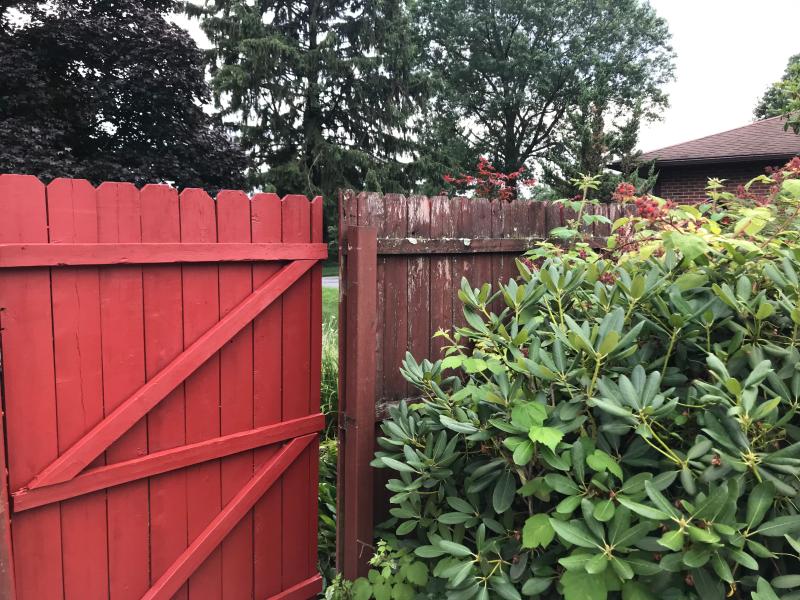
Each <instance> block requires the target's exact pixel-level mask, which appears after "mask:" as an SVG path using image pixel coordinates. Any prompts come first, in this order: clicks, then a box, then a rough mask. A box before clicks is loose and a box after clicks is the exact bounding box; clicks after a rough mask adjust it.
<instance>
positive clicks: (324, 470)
mask: <svg viewBox="0 0 800 600" xmlns="http://www.w3.org/2000/svg"><path fill="white" fill-rule="evenodd" d="M338 374H339V345H338V330H337V328H336V323H335V322H330V321H326V322H325V323H323V326H322V381H321V390H320V391H321V401H320V410H321V412H322V413H323V414H324V415H325V431H324V432H322V436H321V440H320V445H319V494H318V510H319V513H318V526H317V531H318V534H317V557H318V558H317V563H318V564H317V567H318V570H319V572H320V574H321V575H322V576H323V579H324V583H327V582H328V581H330V580H331V579H333V578H334V576H335V575H336V561H335V557H336V462H337V459H338V456H339V445H338V441H337V439H336V436H337V431H336V427H337V411H338V410H339V401H338V400H339V398H338V391H337V385H338V383H337V381H338Z"/></svg>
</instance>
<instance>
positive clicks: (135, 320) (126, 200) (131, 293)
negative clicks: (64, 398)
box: [97, 183, 150, 600]
mask: <svg viewBox="0 0 800 600" xmlns="http://www.w3.org/2000/svg"><path fill="white" fill-rule="evenodd" d="M97 222H98V233H97V239H98V241H99V242H125V243H137V242H141V240H142V237H141V236H142V232H141V203H140V197H139V191H138V190H137V189H136V188H135V187H134V186H132V185H130V184H122V183H104V184H102V185H101V186H100V187H98V188H97ZM142 313H143V305H142V268H141V267H140V266H138V265H130V266H119V267H109V268H108V269H103V270H102V271H101V272H100V316H101V328H102V330H103V399H104V407H105V414H106V415H108V414H109V413H110V412H111V411H112V410H114V409H115V408H116V407H117V406H118V405H119V404H120V402H122V401H123V400H125V399H126V398H127V397H128V396H129V395H130V394H131V393H133V392H134V391H136V389H138V388H139V387H140V386H141V385H142V384H143V383H144V381H145V365H144V323H143V317H142ZM146 453H147V427H146V421H145V420H144V419H142V420H141V421H139V423H137V424H136V425H134V426H133V428H131V429H130V430H129V431H128V432H127V433H126V434H125V435H123V436H122V437H121V438H120V439H119V440H117V441H116V442H115V443H114V444H112V445H111V446H110V447H109V449H108V450H107V451H106V459H107V461H108V462H109V463H115V462H120V461H123V460H127V459H130V458H135V457H137V456H141V455H143V454H146ZM147 488H148V486H147V481H146V480H139V481H132V482H131V483H127V484H125V485H122V486H118V487H115V488H111V489H109V490H108V492H107V494H108V553H109V556H108V579H109V591H110V596H111V597H112V598H123V599H125V600H128V599H131V600H133V599H137V600H138V599H139V598H141V597H142V595H143V594H144V593H145V592H146V591H147V588H148V587H149V584H150V561H149V554H150V549H149V533H150V532H149V514H148V510H149V509H148V493H147Z"/></svg>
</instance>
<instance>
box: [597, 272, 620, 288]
mask: <svg viewBox="0 0 800 600" xmlns="http://www.w3.org/2000/svg"><path fill="white" fill-rule="evenodd" d="M600 281H601V282H602V283H605V284H606V285H614V284H615V283H616V282H617V276H616V275H614V273H611V272H610V271H606V272H604V273H603V274H602V275H600Z"/></svg>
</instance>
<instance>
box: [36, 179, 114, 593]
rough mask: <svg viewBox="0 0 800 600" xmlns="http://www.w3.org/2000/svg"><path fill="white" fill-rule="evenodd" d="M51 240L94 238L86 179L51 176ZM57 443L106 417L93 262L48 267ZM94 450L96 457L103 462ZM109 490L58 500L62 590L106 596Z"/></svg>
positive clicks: (64, 444) (65, 444) (65, 443)
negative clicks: (53, 267) (49, 272)
mask: <svg viewBox="0 0 800 600" xmlns="http://www.w3.org/2000/svg"><path fill="white" fill-rule="evenodd" d="M47 214H48V218H49V222H50V241H51V242H52V243H75V242H97V199H96V198H95V189H94V187H92V185H91V184H90V183H89V182H88V181H82V180H70V179H56V180H55V181H53V182H52V183H50V185H48V186H47ZM51 287H52V295H53V298H52V301H53V349H54V352H55V370H56V373H55V375H56V379H55V381H56V401H57V405H58V447H59V448H58V449H59V453H61V452H63V451H65V450H67V449H68V448H69V447H70V446H72V444H74V443H75V442H76V441H78V440H79V439H80V438H81V437H82V436H83V434H84V433H85V432H86V430H87V429H88V428H90V427H93V426H94V425H96V424H97V423H99V422H100V421H101V420H102V419H103V363H102V354H101V331H100V275H99V272H98V269H97V268H96V267H85V268H83V267H65V268H63V269H54V270H53V272H52V273H51ZM103 463H104V457H102V456H101V457H99V458H98V459H97V460H96V461H95V463H94V464H95V465H102V464H103ZM106 519H107V514H106V493H105V491H104V490H103V491H99V492H96V493H94V494H89V495H87V496H83V497H81V498H75V499H72V500H67V501H65V502H63V503H62V504H61V545H62V550H63V565H64V566H63V569H64V596H65V597H66V598H103V597H106V596H108V535H107V527H106Z"/></svg>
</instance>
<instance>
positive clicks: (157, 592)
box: [142, 435, 315, 600]
mask: <svg viewBox="0 0 800 600" xmlns="http://www.w3.org/2000/svg"><path fill="white" fill-rule="evenodd" d="M314 437H315V436H314V435H308V436H305V437H300V438H296V439H294V440H292V441H291V442H289V443H288V444H286V446H284V447H283V449H282V450H281V451H280V452H278V454H276V455H275V457H274V458H273V459H272V460H270V461H268V462H267V463H265V464H264V465H263V466H262V467H261V468H260V469H258V470H257V471H256V473H255V475H254V476H253V477H252V479H250V481H248V482H247V485H245V486H244V487H243V488H242V489H241V491H240V492H239V493H238V494H236V495H235V496H234V497H233V498H232V499H231V501H230V502H228V504H226V505H225V508H223V509H222V511H221V512H220V513H219V514H218V515H217V516H216V517H215V518H214V520H213V521H211V523H209V524H208V527H206V528H205V529H204V530H203V532H202V533H201V534H200V535H198V536H197V538H196V539H195V540H194V541H193V542H192V543H191V544H190V545H189V547H188V548H187V549H186V550H184V551H183V554H181V555H180V556H179V557H178V558H177V559H176V560H175V562H174V563H172V565H171V566H170V567H169V568H168V569H167V570H166V572H165V573H164V574H163V575H162V576H161V577H160V578H159V579H158V581H156V582H155V583H154V584H153V587H151V588H150V589H149V590H148V591H147V593H146V594H145V595H144V596H142V600H169V599H170V598H172V596H173V595H174V594H175V593H177V592H178V590H180V588H181V586H182V585H183V584H184V583H185V582H186V580H187V579H189V577H190V576H191V574H192V573H194V571H195V570H196V569H197V567H199V566H200V565H201V564H202V563H203V561H204V560H205V559H206V558H208V556H209V554H211V552H213V551H214V548H216V547H217V546H218V545H219V544H220V543H221V542H222V540H223V539H224V538H225V536H226V535H228V533H230V532H231V530H232V529H233V528H234V527H235V526H236V524H237V523H238V522H239V521H241V520H242V518H243V517H244V516H245V515H246V514H247V513H248V511H249V510H250V509H251V508H253V505H254V504H255V503H256V502H258V499H259V498H261V497H262V496H263V495H264V494H265V493H266V492H267V490H268V489H269V488H270V486H272V484H273V483H275V481H277V480H278V478H279V477H280V476H281V475H282V474H283V472H284V471H285V470H286V469H287V468H288V467H289V465H291V464H292V462H294V461H295V460H296V459H297V457H298V456H300V453H301V452H302V451H303V450H305V449H306V448H307V447H308V445H309V444H310V443H311V441H312V440H313V439H314Z"/></svg>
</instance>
